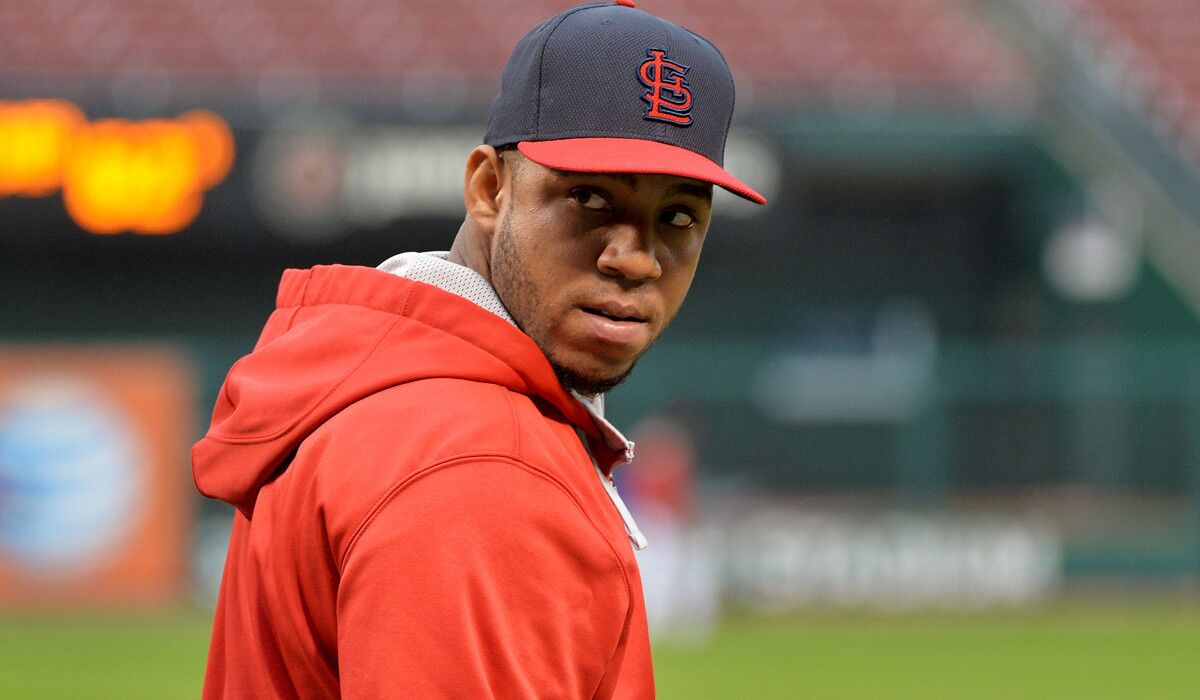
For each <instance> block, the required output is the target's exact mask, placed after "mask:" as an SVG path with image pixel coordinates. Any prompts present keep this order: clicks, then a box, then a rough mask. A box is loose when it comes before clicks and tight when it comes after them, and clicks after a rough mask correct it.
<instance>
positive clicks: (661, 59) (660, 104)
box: [638, 49, 692, 126]
mask: <svg viewBox="0 0 1200 700" xmlns="http://www.w3.org/2000/svg"><path fill="white" fill-rule="evenodd" d="M646 56H647V58H646V60H645V61H643V62H642V67H641V69H640V70H639V71H638V77H639V78H640V79H641V81H642V84H643V85H645V86H646V87H648V88H650V90H649V91H648V92H646V93H645V94H643V95H642V99H643V100H645V101H646V103H647V104H648V105H649V106H647V107H646V113H645V117H646V119H654V120H657V121H661V122H667V123H668V124H676V125H678V126H688V125H689V124H691V123H692V91H691V90H690V89H689V87H688V81H687V72H688V67H687V66H684V65H680V64H678V63H675V62H674V61H671V60H669V59H668V58H667V52H666V51H664V50H662V49H649V50H648V51H646Z"/></svg>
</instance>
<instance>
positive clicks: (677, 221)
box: [662, 209, 696, 228]
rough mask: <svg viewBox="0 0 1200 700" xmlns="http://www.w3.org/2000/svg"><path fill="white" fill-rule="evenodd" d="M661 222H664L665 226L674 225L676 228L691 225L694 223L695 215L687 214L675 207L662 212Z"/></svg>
mask: <svg viewBox="0 0 1200 700" xmlns="http://www.w3.org/2000/svg"><path fill="white" fill-rule="evenodd" d="M662 222H663V223H664V224H666V225H667V226H674V227H676V228H687V227H689V226H691V225H692V224H694V223H696V217H694V216H692V215H691V214H689V213H688V212H686V211H679V210H678V209H676V210H674V211H665V212H663V215H662Z"/></svg>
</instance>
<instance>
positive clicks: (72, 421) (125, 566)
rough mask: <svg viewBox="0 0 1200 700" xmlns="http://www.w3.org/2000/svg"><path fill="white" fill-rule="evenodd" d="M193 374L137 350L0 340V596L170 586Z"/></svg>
mask: <svg viewBox="0 0 1200 700" xmlns="http://www.w3.org/2000/svg"><path fill="white" fill-rule="evenodd" d="M193 400H194V397H193V383H192V379H191V376H190V373H189V370H188V365H187V363H186V361H185V360H184V359H183V358H181V357H180V356H178V355H177V354H176V353H173V352H170V351H167V350H163V349H157V348H146V347H131V346H97V347H91V346H88V347H81V346H72V347H47V346H19V347H9V348H2V347H0V606H4V607H18V606H45V605H49V606H54V605H72V606H73V605H80V606H83V605H105V604H114V605H123V606H125V605H142V604H156V603H164V602H169V601H172V600H174V599H176V598H177V597H178V596H179V595H180V594H181V593H182V592H183V586H184V583H185V581H186V576H187V560H186V554H187V549H188V541H189V537H188V535H189V532H188V530H189V523H190V513H189V508H188V504H189V498H188V493H189V491H188V487H189V482H188V474H189V471H188V467H187V454H188V443H189V442H190V440H191V433H192V429H193V426H192V415H191V410H192V406H193Z"/></svg>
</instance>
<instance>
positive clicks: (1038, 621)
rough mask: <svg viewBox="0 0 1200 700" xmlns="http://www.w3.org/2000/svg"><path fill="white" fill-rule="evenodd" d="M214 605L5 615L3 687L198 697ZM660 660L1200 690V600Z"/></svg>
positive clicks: (768, 687) (714, 687)
mask: <svg viewBox="0 0 1200 700" xmlns="http://www.w3.org/2000/svg"><path fill="white" fill-rule="evenodd" d="M208 615H209V614H208V613H207V612H181V613H175V614H171V615H157V616H148V615H138V616H115V615H107V616H105V615H87V616H82V615H77V616H71V617H63V618H59V619H52V618H47V617H35V616H13V615H8V616H2V617H0V697H2V698H186V697H194V696H196V695H198V694H199V689H200V679H201V676H202V673H203V665H204V655H205V649H206V646H207V643H208ZM655 664H656V669H657V674H658V685H659V693H660V697H662V698H668V699H669V698H972V699H975V698H1055V699H1061V698H1088V699H1094V698H1200V600H1195V601H1184V602H1173V603H1161V602H1159V603H1146V604H1138V603H1129V602H1126V603H1122V604H1117V603H1112V602H1098V603H1097V602H1093V603H1087V604H1084V603H1071V604H1062V605H1057V606H1055V607H1053V608H1049V609H1045V610H1038V611H1022V612H1014V613H996V612H991V613H979V614H972V615H951V614H920V615H890V616H889V615H866V614H841V613H839V614H833V613H829V614H812V615H806V616H802V617H795V618H791V619H788V620H786V621H779V620H774V621H765V620H757V619H754V618H749V617H741V618H738V619H735V620H731V621H729V622H728V623H727V624H725V625H724V626H723V627H722V629H721V631H720V633H719V634H718V635H717V636H716V638H715V639H713V640H712V643H711V644H710V645H708V646H707V647H705V648H702V649H685V648H681V647H672V646H662V647H660V648H658V649H657V650H656V656H655Z"/></svg>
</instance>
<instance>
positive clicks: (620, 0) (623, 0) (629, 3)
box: [613, 0, 637, 7]
mask: <svg viewBox="0 0 1200 700" xmlns="http://www.w3.org/2000/svg"><path fill="white" fill-rule="evenodd" d="M613 4H614V5H624V6H625V7H637V5H635V4H633V0H613Z"/></svg>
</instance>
